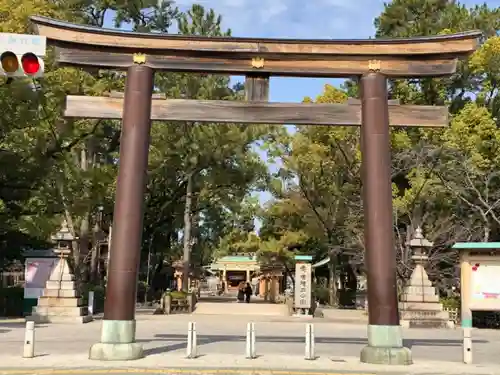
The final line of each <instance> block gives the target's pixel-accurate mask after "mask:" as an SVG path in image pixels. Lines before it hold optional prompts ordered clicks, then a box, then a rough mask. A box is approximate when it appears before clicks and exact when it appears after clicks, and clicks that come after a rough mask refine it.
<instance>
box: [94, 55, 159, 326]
mask: <svg viewBox="0 0 500 375" xmlns="http://www.w3.org/2000/svg"><path fill="white" fill-rule="evenodd" d="M152 92H153V70H152V69H151V68H149V67H147V66H145V65H134V66H132V67H130V68H129V69H128V72H127V83H126V87H125V99H124V108H123V125H122V134H121V140H120V160H119V169H118V181H117V185H116V197H115V209H114V215H113V241H112V243H111V250H110V260H109V269H108V283H107V287H106V302H105V304H104V319H105V320H134V318H135V303H136V292H137V290H136V288H137V275H138V268H139V262H140V255H141V241H142V219H143V202H144V187H145V183H146V170H147V166H148V153H149V138H150V130H151V120H150V118H151V94H152Z"/></svg>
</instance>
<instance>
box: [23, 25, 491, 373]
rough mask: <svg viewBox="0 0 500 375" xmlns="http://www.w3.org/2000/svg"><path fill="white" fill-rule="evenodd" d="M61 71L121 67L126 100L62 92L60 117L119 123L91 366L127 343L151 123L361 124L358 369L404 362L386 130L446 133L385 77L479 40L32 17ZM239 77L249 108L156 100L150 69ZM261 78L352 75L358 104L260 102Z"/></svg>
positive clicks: (448, 56) (448, 67)
mask: <svg viewBox="0 0 500 375" xmlns="http://www.w3.org/2000/svg"><path fill="white" fill-rule="evenodd" d="M31 21H32V23H33V26H34V28H35V30H36V32H37V33H38V34H40V35H43V36H46V37H47V40H48V42H49V43H50V44H51V45H54V46H56V47H57V48H56V53H57V61H58V62H59V63H61V64H66V65H70V66H81V67H97V68H103V69H122V70H127V82H126V89H125V94H124V97H123V98H120V97H116V95H115V96H113V95H112V96H111V97H84V96H69V97H68V98H67V108H66V113H65V114H66V116H72V117H86V118H109V119H120V118H123V123H122V135H121V137H122V138H121V147H120V165H119V172H118V184H117V192H116V201H115V208H114V226H113V243H112V249H111V259H110V264H109V277H108V285H107V290H106V302H105V307H104V320H103V326H102V332H101V340H100V342H99V343H97V344H94V345H93V346H92V347H91V349H90V358H92V359H98V360H127V359H137V358H141V357H142V356H143V355H144V353H143V350H142V347H141V345H140V344H138V343H136V342H135V295H136V283H137V269H138V264H139V257H140V247H141V234H142V217H143V200H144V197H143V195H144V186H145V178H146V174H145V173H144V171H145V170H146V168H147V162H148V148H149V136H150V125H151V119H153V120H166V121H199V122H232V123H233V122H234V123H238V122H240V123H266V124H307V125H314V124H316V125H337V126H338V125H340V126H361V140H362V142H361V146H362V180H363V207H364V221H365V248H366V256H365V259H366V266H367V270H368V272H367V274H368V279H367V282H368V304H369V325H368V346H366V347H365V348H363V350H362V351H361V361H363V362H368V363H379V364H410V363H412V359H411V352H410V350H409V349H407V348H404V347H403V343H402V335H401V330H400V326H399V312H398V301H397V289H396V272H395V270H396V255H395V250H394V240H393V221H392V191H391V173H390V168H391V160H390V138H389V124H391V125H394V126H446V125H447V124H448V120H447V109H446V108H444V107H429V106H405V105H399V104H398V103H394V102H391V103H390V102H388V96H387V78H410V77H412V78H419V77H439V76H449V75H451V74H453V73H455V71H456V66H457V59H458V58H462V57H465V56H467V55H469V54H470V53H472V52H473V51H474V50H475V49H476V48H477V46H478V43H479V38H480V37H481V33H480V32H477V31H472V32H466V33H461V34H454V35H441V36H435V37H422V38H410V39H369V40H292V39H255V38H230V37H220V38H207V37H198V36H181V35H168V34H149V33H148V34H145V33H132V32H124V31H117V30H105V29H100V28H93V27H86V26H80V25H74V24H70V23H65V22H60V21H56V20H52V19H48V18H44V17H38V16H35V17H31ZM156 70H163V71H171V72H204V73H211V74H233V75H245V76H246V82H245V89H246V98H247V101H246V102H236V101H200V100H178V99H176V100H170V99H168V100H165V99H157V98H155V99H153V97H152V92H153V76H154V71H156ZM270 76H296V77H338V78H346V77H357V78H359V83H360V88H361V101H360V102H356V101H351V102H350V103H349V102H348V103H347V104H307V103H300V104H295V103H268V99H269V98H268V95H269V77H270Z"/></svg>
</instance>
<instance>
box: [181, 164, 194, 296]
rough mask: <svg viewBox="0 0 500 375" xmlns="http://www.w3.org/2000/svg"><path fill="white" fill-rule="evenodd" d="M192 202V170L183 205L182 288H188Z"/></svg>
mask: <svg viewBox="0 0 500 375" xmlns="http://www.w3.org/2000/svg"><path fill="white" fill-rule="evenodd" d="M192 204H193V172H189V174H188V175H187V186H186V205H185V207H184V244H183V245H184V248H183V262H184V263H183V271H182V290H183V291H186V292H187V291H188V290H189V285H188V283H189V272H190V268H191V267H190V265H191V226H192V222H191V212H192Z"/></svg>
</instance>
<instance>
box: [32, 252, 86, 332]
mask: <svg viewBox="0 0 500 375" xmlns="http://www.w3.org/2000/svg"><path fill="white" fill-rule="evenodd" d="M55 252H56V253H58V254H59V260H58V261H57V265H56V267H54V269H53V270H52V272H51V274H50V277H49V280H47V283H46V285H45V289H44V291H43V296H42V297H39V298H38V303H37V306H35V307H33V312H32V313H31V316H28V317H27V318H26V320H28V321H35V322H36V323H87V322H90V321H92V320H93V318H92V316H91V315H89V314H88V308H87V306H84V305H83V302H82V299H81V298H80V295H79V294H78V291H77V290H76V285H75V277H74V275H73V274H72V273H71V270H70V269H69V265H68V261H67V259H66V258H67V256H68V253H69V251H68V250H60V249H59V250H55Z"/></svg>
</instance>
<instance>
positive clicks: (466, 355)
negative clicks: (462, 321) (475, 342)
mask: <svg viewBox="0 0 500 375" xmlns="http://www.w3.org/2000/svg"><path fill="white" fill-rule="evenodd" d="M462 331H463V335H464V341H463V360H464V363H465V364H468V365H470V364H471V363H472V337H471V336H472V335H471V333H472V328H462Z"/></svg>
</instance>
